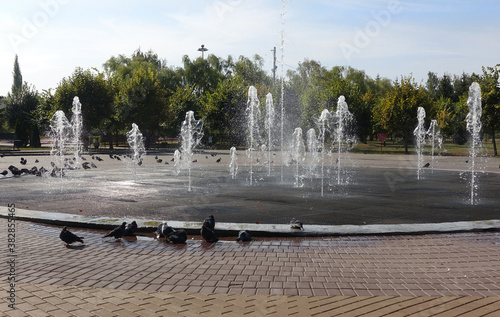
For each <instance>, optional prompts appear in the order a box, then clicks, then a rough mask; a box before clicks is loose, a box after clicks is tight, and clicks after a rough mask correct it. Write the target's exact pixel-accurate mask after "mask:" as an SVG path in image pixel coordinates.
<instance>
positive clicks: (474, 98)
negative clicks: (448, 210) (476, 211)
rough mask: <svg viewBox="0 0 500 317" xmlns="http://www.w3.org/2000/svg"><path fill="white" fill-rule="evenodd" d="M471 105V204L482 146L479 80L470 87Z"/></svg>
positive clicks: (474, 192) (476, 185)
mask: <svg viewBox="0 0 500 317" xmlns="http://www.w3.org/2000/svg"><path fill="white" fill-rule="evenodd" d="M467 106H469V113H468V114H467V117H466V121H467V131H469V133H470V135H471V141H470V150H469V156H470V162H471V163H470V164H471V165H470V171H471V176H470V182H469V184H470V204H471V205H474V204H475V197H476V196H477V189H478V183H477V175H476V170H475V164H476V157H477V154H478V152H479V150H480V148H481V145H482V143H481V135H480V132H481V111H482V109H481V87H480V86H479V84H478V83H477V82H473V83H472V85H471V86H470V87H469V99H468V100H467Z"/></svg>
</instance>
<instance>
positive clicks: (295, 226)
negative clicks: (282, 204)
mask: <svg viewBox="0 0 500 317" xmlns="http://www.w3.org/2000/svg"><path fill="white" fill-rule="evenodd" d="M290 229H298V230H302V231H304V226H303V224H302V222H301V221H300V220H295V218H294V219H292V221H290Z"/></svg>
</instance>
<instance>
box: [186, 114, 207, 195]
mask: <svg viewBox="0 0 500 317" xmlns="http://www.w3.org/2000/svg"><path fill="white" fill-rule="evenodd" d="M202 137H203V121H202V120H195V119H194V112H193V111H188V112H186V118H185V119H184V121H183V122H182V126H181V150H182V159H181V162H182V164H181V166H182V168H185V169H187V170H188V192H190V191H191V163H192V157H193V149H194V148H195V147H197V146H198V145H199V144H200V142H201V138H202Z"/></svg>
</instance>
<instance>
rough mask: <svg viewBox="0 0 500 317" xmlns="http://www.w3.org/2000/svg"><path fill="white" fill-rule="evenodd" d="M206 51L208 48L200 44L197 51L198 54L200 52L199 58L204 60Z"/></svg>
mask: <svg viewBox="0 0 500 317" xmlns="http://www.w3.org/2000/svg"><path fill="white" fill-rule="evenodd" d="M206 51H208V48H206V47H205V45H203V44H201V47H200V48H199V49H198V52H201V58H205V52H206Z"/></svg>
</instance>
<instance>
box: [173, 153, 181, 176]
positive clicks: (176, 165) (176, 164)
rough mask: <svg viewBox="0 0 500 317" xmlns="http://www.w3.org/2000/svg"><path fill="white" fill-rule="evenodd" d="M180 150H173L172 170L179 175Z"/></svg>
mask: <svg viewBox="0 0 500 317" xmlns="http://www.w3.org/2000/svg"><path fill="white" fill-rule="evenodd" d="M181 163H182V162H181V152H180V151H179V150H175V152H174V172H175V174H177V175H179V173H180V172H181Z"/></svg>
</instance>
